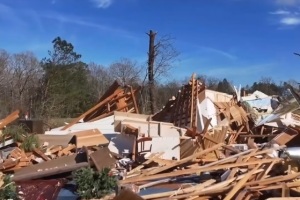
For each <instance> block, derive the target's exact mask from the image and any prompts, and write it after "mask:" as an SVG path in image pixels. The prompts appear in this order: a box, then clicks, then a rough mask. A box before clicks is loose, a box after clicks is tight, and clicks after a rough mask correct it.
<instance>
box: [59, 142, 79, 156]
mask: <svg viewBox="0 0 300 200" xmlns="http://www.w3.org/2000/svg"><path fill="white" fill-rule="evenodd" d="M75 148H76V146H75V144H69V146H67V147H66V148H64V149H63V150H61V151H60V152H58V156H63V155H68V154H69V152H70V151H72V150H73V149H75Z"/></svg>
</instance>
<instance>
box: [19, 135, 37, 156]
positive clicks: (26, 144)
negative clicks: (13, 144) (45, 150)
mask: <svg viewBox="0 0 300 200" xmlns="http://www.w3.org/2000/svg"><path fill="white" fill-rule="evenodd" d="M39 146H40V141H39V138H38V137H37V136H36V135H34V134H31V135H27V136H26V137H25V138H24V140H23V142H22V144H21V146H20V147H21V148H22V149H23V150H24V151H25V152H29V151H32V150H33V149H34V148H38V147H39Z"/></svg>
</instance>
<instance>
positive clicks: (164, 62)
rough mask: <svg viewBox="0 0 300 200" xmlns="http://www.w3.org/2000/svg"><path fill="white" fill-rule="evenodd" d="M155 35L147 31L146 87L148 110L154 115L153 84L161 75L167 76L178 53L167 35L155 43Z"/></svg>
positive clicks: (171, 39)
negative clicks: (148, 100)
mask: <svg viewBox="0 0 300 200" xmlns="http://www.w3.org/2000/svg"><path fill="white" fill-rule="evenodd" d="M156 35H157V33H155V32H153V31H152V30H150V31H149V33H148V36H149V52H148V70H147V76H148V86H149V99H150V110H151V113H152V114H154V113H155V111H156V102H155V82H157V80H158V79H159V78H161V77H162V76H163V75H167V74H168V73H169V71H170V70H171V68H172V64H173V62H174V61H175V60H176V59H177V57H178V55H179V53H178V51H177V50H176V49H175V48H174V46H173V38H171V37H170V36H169V35H165V36H162V37H161V38H160V39H159V40H158V41H157V42H155V39H156Z"/></svg>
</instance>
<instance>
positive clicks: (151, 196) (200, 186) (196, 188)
mask: <svg viewBox="0 0 300 200" xmlns="http://www.w3.org/2000/svg"><path fill="white" fill-rule="evenodd" d="M214 182H216V180H214V179H210V180H208V181H205V182H204V183H201V184H198V185H195V186H191V187H188V188H184V189H181V190H178V191H169V192H161V193H156V194H149V195H143V196H142V198H143V199H156V198H162V197H170V196H172V197H176V198H178V197H177V195H178V196H179V195H182V194H188V195H189V196H190V194H189V193H191V192H194V191H199V190H200V191H201V190H202V189H203V188H205V187H207V186H209V185H211V184H213V183H214ZM180 198H182V196H180Z"/></svg>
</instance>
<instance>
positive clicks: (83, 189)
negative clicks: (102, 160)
mask: <svg viewBox="0 0 300 200" xmlns="http://www.w3.org/2000/svg"><path fill="white" fill-rule="evenodd" d="M73 176H74V180H75V182H76V184H77V193H78V194H79V195H80V197H81V198H83V199H92V198H101V197H104V196H105V195H108V194H111V193H112V192H114V190H115V188H116V186H117V180H116V178H115V177H113V176H111V175H110V169H108V168H104V169H103V170H102V171H101V172H96V171H94V170H93V169H92V168H89V167H88V168H81V169H79V170H77V171H75V172H74V174H73Z"/></svg>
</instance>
